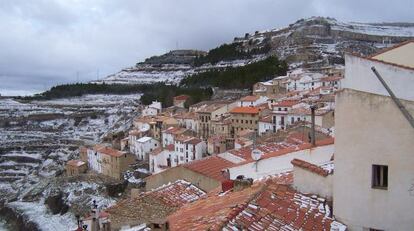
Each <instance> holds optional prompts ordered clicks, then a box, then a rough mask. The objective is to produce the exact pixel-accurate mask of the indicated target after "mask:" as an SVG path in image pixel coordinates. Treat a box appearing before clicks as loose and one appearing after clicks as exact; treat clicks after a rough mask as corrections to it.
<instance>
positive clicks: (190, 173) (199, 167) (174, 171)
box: [144, 156, 234, 192]
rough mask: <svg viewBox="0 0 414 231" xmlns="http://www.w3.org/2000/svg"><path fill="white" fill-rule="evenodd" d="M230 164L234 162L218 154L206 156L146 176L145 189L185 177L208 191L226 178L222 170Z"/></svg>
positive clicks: (232, 164)
mask: <svg viewBox="0 0 414 231" xmlns="http://www.w3.org/2000/svg"><path fill="white" fill-rule="evenodd" d="M230 166H234V163H233V162H230V161H228V160H226V159H223V158H221V157H219V156H210V157H206V158H203V159H201V160H196V161H192V162H189V163H185V164H181V165H178V166H176V167H173V168H168V169H166V170H164V171H162V172H160V173H158V174H153V175H151V176H148V177H146V178H145V179H144V180H145V183H146V184H145V189H146V190H147V191H149V190H152V189H155V188H158V187H160V186H162V185H164V184H168V183H169V182H174V181H176V180H179V179H185V180H186V181H188V182H191V183H192V184H194V185H196V186H197V187H198V188H200V189H202V190H203V191H205V192H210V191H211V190H213V189H215V188H217V187H219V186H220V185H221V182H222V181H223V180H225V179H226V178H225V177H224V175H223V172H222V170H223V169H226V168H229V167H230Z"/></svg>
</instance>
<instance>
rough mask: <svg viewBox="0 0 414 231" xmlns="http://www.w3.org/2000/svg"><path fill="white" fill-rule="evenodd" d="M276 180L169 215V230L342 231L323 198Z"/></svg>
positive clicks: (211, 195)
mask: <svg viewBox="0 0 414 231" xmlns="http://www.w3.org/2000/svg"><path fill="white" fill-rule="evenodd" d="M278 180H279V177H278V176H276V179H272V178H270V179H267V180H263V181H256V182H255V183H254V184H253V185H252V186H251V187H249V188H246V189H244V190H242V191H236V192H235V191H228V192H225V193H218V192H219V190H215V191H212V192H210V193H209V194H208V197H207V198H204V199H201V200H198V201H196V202H194V203H192V204H187V205H186V206H184V207H182V208H181V209H179V210H178V211H176V212H175V213H173V214H172V215H170V216H168V221H169V224H170V229H171V230H222V229H225V230H330V229H331V227H332V228H338V229H337V230H345V229H346V226H345V225H343V224H341V223H339V222H337V221H335V220H334V219H332V218H331V214H330V211H331V208H330V207H329V206H328V205H327V204H326V202H325V199H323V198H318V197H317V196H315V195H307V194H302V193H299V192H297V191H295V190H294V189H292V188H291V187H290V186H288V185H284V184H279V183H278Z"/></svg>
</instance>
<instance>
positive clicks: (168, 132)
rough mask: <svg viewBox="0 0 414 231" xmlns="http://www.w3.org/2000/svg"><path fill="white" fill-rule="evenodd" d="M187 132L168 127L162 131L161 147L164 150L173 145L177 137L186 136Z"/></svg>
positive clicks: (182, 129) (183, 129)
mask: <svg viewBox="0 0 414 231" xmlns="http://www.w3.org/2000/svg"><path fill="white" fill-rule="evenodd" d="M188 132H189V131H188V130H187V129H185V128H179V127H169V128H167V129H165V130H163V131H162V133H161V142H162V147H163V148H165V147H166V146H168V145H170V144H174V141H175V138H176V137H177V136H180V135H185V134H188Z"/></svg>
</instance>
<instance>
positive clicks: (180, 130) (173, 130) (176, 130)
mask: <svg viewBox="0 0 414 231" xmlns="http://www.w3.org/2000/svg"><path fill="white" fill-rule="evenodd" d="M186 131H187V129H185V128H180V127H169V128H167V129H165V130H164V131H162V132H164V133H167V134H172V135H178V134H183V133H184V132H186Z"/></svg>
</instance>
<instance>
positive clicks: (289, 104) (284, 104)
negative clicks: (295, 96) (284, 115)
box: [272, 100, 299, 107]
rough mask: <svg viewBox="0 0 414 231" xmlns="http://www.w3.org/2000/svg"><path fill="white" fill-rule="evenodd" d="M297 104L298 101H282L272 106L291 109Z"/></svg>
mask: <svg viewBox="0 0 414 231" xmlns="http://www.w3.org/2000/svg"><path fill="white" fill-rule="evenodd" d="M298 103H299V100H282V101H279V102H276V103H274V104H272V106H273V107H292V106H293V105H296V104H298Z"/></svg>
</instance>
